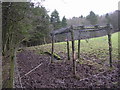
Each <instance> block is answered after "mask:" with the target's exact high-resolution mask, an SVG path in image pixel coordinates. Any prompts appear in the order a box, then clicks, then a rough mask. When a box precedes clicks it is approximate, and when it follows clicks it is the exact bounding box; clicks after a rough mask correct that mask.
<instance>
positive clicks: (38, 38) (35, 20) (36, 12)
mask: <svg viewBox="0 0 120 90" xmlns="http://www.w3.org/2000/svg"><path fill="white" fill-rule="evenodd" d="M49 24H50V23H49V16H48V14H47V11H46V9H45V8H44V7H42V6H41V7H39V6H37V7H35V8H33V9H32V27H33V30H32V31H31V33H30V34H31V36H30V38H29V40H28V41H26V42H27V44H28V46H29V45H38V44H44V43H46V39H47V38H48V37H49V35H48V34H49V31H50V29H49Z"/></svg>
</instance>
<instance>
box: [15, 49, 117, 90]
mask: <svg viewBox="0 0 120 90" xmlns="http://www.w3.org/2000/svg"><path fill="white" fill-rule="evenodd" d="M64 56H66V55H64ZM37 66H38V67H37ZM96 66H97V65H94V64H89V63H77V72H76V73H77V74H76V75H77V77H76V78H74V77H73V75H72V61H68V60H66V58H64V60H61V61H55V62H54V63H52V64H50V56H48V55H45V54H42V55H38V54H36V53H35V52H34V51H29V50H25V51H22V52H19V53H18V54H17V62H16V69H15V70H16V73H15V87H16V88H84V87H85V88H88V87H89V88H90V87H93V88H94V87H97V88H118V73H117V72H118V69H117V64H114V68H112V69H105V68H100V67H96ZM35 68H36V69H35Z"/></svg>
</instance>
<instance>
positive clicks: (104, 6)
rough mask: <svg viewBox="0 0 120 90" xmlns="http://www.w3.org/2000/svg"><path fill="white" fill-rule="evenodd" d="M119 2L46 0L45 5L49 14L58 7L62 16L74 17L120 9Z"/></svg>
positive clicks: (105, 0)
mask: <svg viewBox="0 0 120 90" xmlns="http://www.w3.org/2000/svg"><path fill="white" fill-rule="evenodd" d="M38 1H39V0H38ZM118 2H119V0H45V2H43V6H44V7H46V9H47V10H49V11H50V12H49V13H48V14H49V15H50V14H51V12H52V11H54V10H55V9H56V10H57V11H58V12H59V16H60V17H61V18H62V17H63V16H66V18H72V17H73V16H75V17H79V16H81V15H83V16H86V15H88V14H89V12H90V11H94V12H95V13H96V14H98V15H103V14H106V13H109V12H113V11H115V10H117V9H118Z"/></svg>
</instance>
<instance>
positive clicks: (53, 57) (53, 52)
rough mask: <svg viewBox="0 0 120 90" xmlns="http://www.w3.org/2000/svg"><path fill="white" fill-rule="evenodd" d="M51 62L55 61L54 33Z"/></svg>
mask: <svg viewBox="0 0 120 90" xmlns="http://www.w3.org/2000/svg"><path fill="white" fill-rule="evenodd" d="M51 54H52V55H51V63H52V62H53V58H54V55H53V54H54V35H52V52H51Z"/></svg>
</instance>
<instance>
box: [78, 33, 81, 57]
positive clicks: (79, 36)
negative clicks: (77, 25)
mask: <svg viewBox="0 0 120 90" xmlns="http://www.w3.org/2000/svg"><path fill="white" fill-rule="evenodd" d="M80 34H81V32H80V31H79V39H78V59H80V39H81V38H80Z"/></svg>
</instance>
